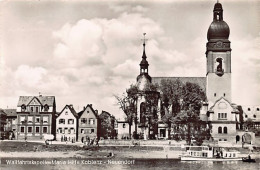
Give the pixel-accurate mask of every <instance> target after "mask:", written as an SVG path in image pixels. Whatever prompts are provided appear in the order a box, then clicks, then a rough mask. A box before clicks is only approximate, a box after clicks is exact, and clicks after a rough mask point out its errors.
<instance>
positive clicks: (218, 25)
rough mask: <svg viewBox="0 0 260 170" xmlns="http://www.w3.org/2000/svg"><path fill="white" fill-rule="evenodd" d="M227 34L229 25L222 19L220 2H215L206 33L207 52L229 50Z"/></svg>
mask: <svg viewBox="0 0 260 170" xmlns="http://www.w3.org/2000/svg"><path fill="white" fill-rule="evenodd" d="M229 34H230V29H229V26H228V24H227V23H226V22H225V21H223V9H222V5H221V3H216V4H215V6H214V10H213V21H212V23H211V24H210V26H209V29H208V34H207V38H208V43H207V52H208V51H231V48H230V41H229V40H228V38H229ZM207 52H206V53H207Z"/></svg>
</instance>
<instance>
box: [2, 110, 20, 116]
mask: <svg viewBox="0 0 260 170" xmlns="http://www.w3.org/2000/svg"><path fill="white" fill-rule="evenodd" d="M3 110H4V112H5V113H6V114H7V116H17V113H16V109H3Z"/></svg>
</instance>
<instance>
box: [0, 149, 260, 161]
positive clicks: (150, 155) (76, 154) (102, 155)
mask: <svg viewBox="0 0 260 170" xmlns="http://www.w3.org/2000/svg"><path fill="white" fill-rule="evenodd" d="M110 152H112V153H113V154H114V156H113V157H108V156H107V155H108V154H109V153H110ZM92 154H93V153H89V152H86V151H73V152H72V151H70V152H59V151H58V152H47V151H44V152H1V154H0V155H1V156H0V159H3V158H4V159H7V158H36V159H39V158H75V159H111V158H112V159H180V157H179V155H180V154H181V152H178V151H170V152H163V151H145V152H143V151H135V152H124V151H112V150H111V151H107V152H104V151H99V152H97V153H96V154H94V155H92ZM250 155H251V157H252V158H255V159H260V154H259V153H251V154H250ZM247 156H248V154H240V155H239V157H241V158H242V157H247Z"/></svg>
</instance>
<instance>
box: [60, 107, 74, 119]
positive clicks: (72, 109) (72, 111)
mask: <svg viewBox="0 0 260 170" xmlns="http://www.w3.org/2000/svg"><path fill="white" fill-rule="evenodd" d="M66 107H68V108H69V109H70V111H71V113H72V114H73V115H74V116H75V117H76V118H77V117H78V114H77V112H76V111H75V109H74V108H73V106H71V105H66V106H65V107H64V108H63V109H62V111H61V112H59V113H58V115H57V117H59V116H60V114H61V113H62V112H63V111H64V110H65V108H66Z"/></svg>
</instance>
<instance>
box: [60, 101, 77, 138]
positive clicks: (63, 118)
mask: <svg viewBox="0 0 260 170" xmlns="http://www.w3.org/2000/svg"><path fill="white" fill-rule="evenodd" d="M77 127H78V114H77V113H76V111H75V110H74V108H73V106H72V105H66V106H65V107H64V108H63V109H62V111H61V112H60V113H58V114H57V116H56V140H58V141H76V140H77V130H78V129H77Z"/></svg>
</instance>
